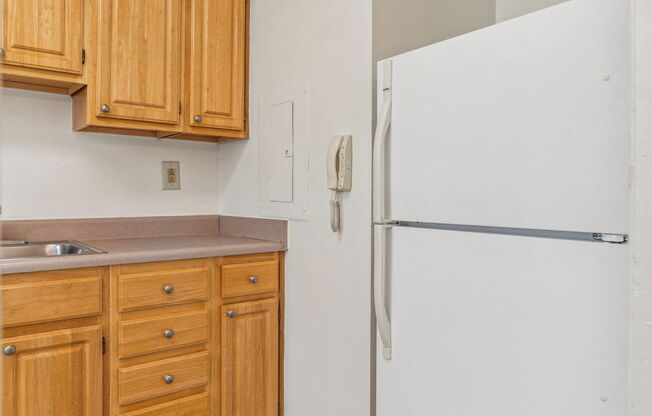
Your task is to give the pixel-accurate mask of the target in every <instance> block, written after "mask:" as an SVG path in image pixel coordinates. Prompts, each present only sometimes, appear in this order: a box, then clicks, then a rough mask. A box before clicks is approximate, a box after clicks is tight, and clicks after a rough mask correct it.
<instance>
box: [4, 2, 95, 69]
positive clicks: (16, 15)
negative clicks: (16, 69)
mask: <svg viewBox="0 0 652 416" xmlns="http://www.w3.org/2000/svg"><path fill="white" fill-rule="evenodd" d="M3 13H4V30H3V32H4V33H3V40H2V48H3V49H4V57H3V58H2V62H3V63H4V64H10V65H16V66H21V67H28V68H36V69H45V70H48V71H56V72H64V73H69V74H81V72H82V49H83V46H82V45H83V26H84V25H83V16H84V13H83V1H82V0H4V10H3Z"/></svg>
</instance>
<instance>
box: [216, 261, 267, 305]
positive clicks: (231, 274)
mask: <svg viewBox="0 0 652 416" xmlns="http://www.w3.org/2000/svg"><path fill="white" fill-rule="evenodd" d="M277 290H278V261H276V260H274V261H263V262H258V263H246V264H227V265H224V266H222V296H223V297H234V296H246V295H255V294H259V293H267V292H276V291H277Z"/></svg>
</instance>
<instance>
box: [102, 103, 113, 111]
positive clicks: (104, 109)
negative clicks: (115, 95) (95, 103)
mask: <svg viewBox="0 0 652 416" xmlns="http://www.w3.org/2000/svg"><path fill="white" fill-rule="evenodd" d="M100 110H102V112H103V113H108V112H109V111H111V107H109V105H108V104H102V107H100Z"/></svg>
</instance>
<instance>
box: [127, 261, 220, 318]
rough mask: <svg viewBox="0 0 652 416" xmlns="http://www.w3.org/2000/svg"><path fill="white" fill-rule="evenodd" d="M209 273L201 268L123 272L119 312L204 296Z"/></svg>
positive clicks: (203, 298)
mask: <svg viewBox="0 0 652 416" xmlns="http://www.w3.org/2000/svg"><path fill="white" fill-rule="evenodd" d="M208 274H209V271H208V269H203V268H202V269H187V270H169V271H159V272H154V273H137V274H133V275H129V274H126V275H120V278H119V281H120V284H119V285H120V287H119V294H118V298H119V300H118V301H119V305H120V312H123V311H127V310H132V309H141V308H149V307H154V306H165V305H173V304H176V303H184V302H192V301H199V300H205V299H207V298H208Z"/></svg>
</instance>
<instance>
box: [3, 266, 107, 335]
mask: <svg viewBox="0 0 652 416" xmlns="http://www.w3.org/2000/svg"><path fill="white" fill-rule="evenodd" d="M0 291H1V294H2V319H3V325H4V326H15V325H24V324H31V323H37V322H50V321H58V320H62V319H70V318H78V317H82V316H91V315H99V314H100V313H102V279H101V277H99V276H90V277H86V278H74V279H60V280H52V281H39V282H34V283H22V284H21V283H18V284H10V285H6V286H3V287H2V288H1V289H0Z"/></svg>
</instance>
